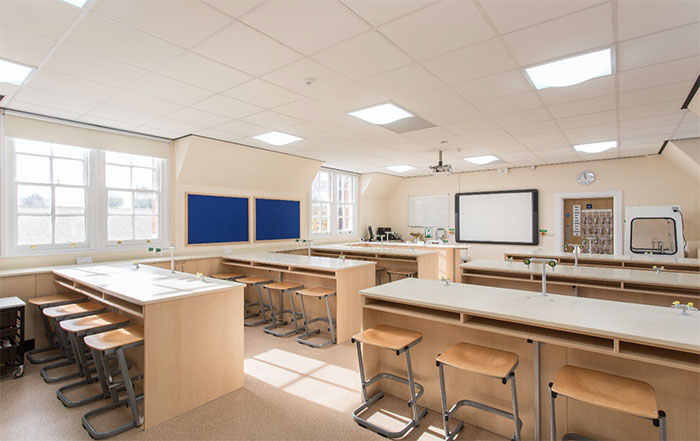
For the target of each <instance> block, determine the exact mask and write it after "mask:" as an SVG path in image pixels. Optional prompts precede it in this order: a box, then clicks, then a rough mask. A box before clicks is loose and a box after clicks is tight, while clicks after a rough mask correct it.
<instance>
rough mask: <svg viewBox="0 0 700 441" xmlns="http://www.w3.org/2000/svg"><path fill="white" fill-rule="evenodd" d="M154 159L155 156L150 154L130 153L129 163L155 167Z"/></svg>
mask: <svg viewBox="0 0 700 441" xmlns="http://www.w3.org/2000/svg"><path fill="white" fill-rule="evenodd" d="M156 161H157V159H156V158H152V157H150V156H141V155H131V163H132V164H133V165H136V166H139V167H148V168H155V167H156V165H157V164H156Z"/></svg>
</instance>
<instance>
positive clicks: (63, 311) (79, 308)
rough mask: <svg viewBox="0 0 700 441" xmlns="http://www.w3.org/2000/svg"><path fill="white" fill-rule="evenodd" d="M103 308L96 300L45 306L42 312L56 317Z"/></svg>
mask: <svg viewBox="0 0 700 441" xmlns="http://www.w3.org/2000/svg"><path fill="white" fill-rule="evenodd" d="M104 308H105V307H104V305H102V304H100V303H97V302H83V303H69V304H67V305H62V306H54V307H51V308H46V309H44V310H43V313H44V315H46V316H47V317H51V318H56V317H63V316H65V315H72V314H80V313H83V312H92V311H100V310H103V309H104Z"/></svg>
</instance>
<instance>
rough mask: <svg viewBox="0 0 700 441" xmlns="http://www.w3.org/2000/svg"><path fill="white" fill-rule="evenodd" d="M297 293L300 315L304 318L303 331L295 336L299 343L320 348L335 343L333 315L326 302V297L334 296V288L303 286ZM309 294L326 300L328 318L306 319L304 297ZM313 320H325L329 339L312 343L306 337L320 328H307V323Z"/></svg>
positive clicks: (316, 332) (318, 331)
mask: <svg viewBox="0 0 700 441" xmlns="http://www.w3.org/2000/svg"><path fill="white" fill-rule="evenodd" d="M296 293H297V295H298V296H299V297H300V300H301V316H302V317H303V319H304V333H303V334H301V335H299V336H297V341H298V342H299V343H301V344H304V345H308V346H311V347H314V348H322V347H324V346H327V345H329V344H333V343H335V320H333V316H332V315H331V307H330V305H329V303H328V297H334V296H335V290H333V289H330V288H320V287H318V288H304V289H300V290H298V291H297V292H296ZM305 296H309V297H318V299H319V300H325V301H326V312H328V318H325V317H316V318H313V319H311V320H307V319H306V309H305V308H304V297H305ZM314 322H326V323H328V332H330V333H331V338H330V339H329V340H326V341H324V342H321V343H313V342H310V341H308V340H306V338H308V337H309V336H312V335H315V334H320V333H321V330H320V329H309V324H310V323H314Z"/></svg>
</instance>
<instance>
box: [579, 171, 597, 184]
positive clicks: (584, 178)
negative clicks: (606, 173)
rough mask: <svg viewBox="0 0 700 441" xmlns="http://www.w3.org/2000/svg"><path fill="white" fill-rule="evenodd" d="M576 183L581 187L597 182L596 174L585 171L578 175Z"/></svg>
mask: <svg viewBox="0 0 700 441" xmlns="http://www.w3.org/2000/svg"><path fill="white" fill-rule="evenodd" d="M576 181H577V182H578V183H579V184H581V185H588V184H591V183H592V182H593V181H595V174H594V173H593V172H592V171H588V170H584V171H582V172H580V173H579V174H578V175H576Z"/></svg>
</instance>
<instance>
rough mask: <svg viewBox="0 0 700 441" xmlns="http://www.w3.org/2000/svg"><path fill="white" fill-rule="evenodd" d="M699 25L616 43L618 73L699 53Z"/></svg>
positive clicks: (695, 24) (690, 25) (694, 24)
mask: <svg viewBox="0 0 700 441" xmlns="http://www.w3.org/2000/svg"><path fill="white" fill-rule="evenodd" d="M698 35H700V23H693V24H689V25H686V26H681V27H678V28H675V29H670V30H668V31H663V32H658V33H656V34H651V35H646V36H643V37H639V38H635V39H633V40H627V41H623V42H621V43H618V50H617V69H618V70H620V71H624V70H629V69H634V68H636V67H641V66H647V65H649V64H656V63H662V62H664V61H669V60H675V59H678V58H684V57H689V56H692V55H697V54H698V53H700V38H698Z"/></svg>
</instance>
